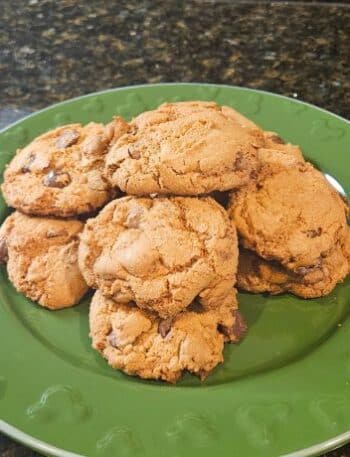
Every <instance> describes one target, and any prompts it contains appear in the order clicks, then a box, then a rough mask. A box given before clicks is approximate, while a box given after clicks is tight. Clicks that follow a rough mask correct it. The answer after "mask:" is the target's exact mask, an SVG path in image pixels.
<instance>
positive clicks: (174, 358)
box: [90, 291, 246, 383]
mask: <svg viewBox="0 0 350 457" xmlns="http://www.w3.org/2000/svg"><path fill="white" fill-rule="evenodd" d="M245 330H246V326H245V323H244V320H243V319H242V317H241V315H240V314H239V312H238V311H237V310H236V306H235V305H234V306H233V307H232V308H230V307H221V308H218V309H215V310H209V311H204V310H199V311H198V309H196V307H195V306H194V308H193V309H190V310H186V311H184V312H181V313H180V314H178V315H176V316H175V317H174V318H172V319H166V320H162V319H160V318H159V317H157V316H156V315H155V314H154V313H151V312H148V311H145V310H141V309H139V308H138V307H136V306H132V305H128V304H122V303H117V302H115V301H113V300H111V299H108V298H106V297H104V296H103V295H102V294H101V292H100V291H97V292H96V293H95V295H94V297H93V299H92V302H91V307H90V335H91V338H92V345H93V347H94V348H95V349H97V350H98V351H99V352H100V353H101V354H102V355H103V357H104V358H105V359H107V361H108V363H109V365H111V366H112V367H113V368H118V369H120V370H122V371H124V372H125V373H128V374H130V375H138V376H140V377H141V378H145V379H161V380H164V381H168V382H172V383H174V382H176V381H177V380H178V379H179V378H180V376H181V374H182V373H183V371H184V370H187V371H189V372H192V373H194V374H196V375H197V376H199V377H200V378H201V379H205V378H206V376H208V374H209V373H210V371H211V370H213V368H214V367H215V366H216V365H217V364H219V363H221V362H223V353H222V351H223V347H224V342H225V341H231V342H235V341H238V340H239V339H240V338H241V337H242V335H243V334H244V332H245Z"/></svg>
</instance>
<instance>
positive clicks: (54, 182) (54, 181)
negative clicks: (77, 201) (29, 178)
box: [43, 170, 71, 189]
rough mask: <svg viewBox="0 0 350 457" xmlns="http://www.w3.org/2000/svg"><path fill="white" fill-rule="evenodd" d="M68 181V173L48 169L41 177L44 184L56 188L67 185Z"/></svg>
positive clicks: (69, 180)
mask: <svg viewBox="0 0 350 457" xmlns="http://www.w3.org/2000/svg"><path fill="white" fill-rule="evenodd" d="M70 182H71V179H70V176H69V174H68V173H65V172H63V171H55V170H51V171H49V172H48V173H47V175H46V176H45V177H44V179H43V184H44V186H47V187H57V188H58V189H62V188H63V187H66V186H68V184H69V183H70Z"/></svg>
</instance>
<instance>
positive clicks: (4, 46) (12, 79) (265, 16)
mask: <svg viewBox="0 0 350 457" xmlns="http://www.w3.org/2000/svg"><path fill="white" fill-rule="evenodd" d="M1 8H2V10H3V11H2V14H1V17H0V21H1V22H2V24H1V34H0V71H1V77H0V94H1V95H0V97H1V105H2V106H7V107H9V106H11V107H21V108H23V107H27V108H29V109H37V108H41V107H44V106H47V105H50V104H52V103H54V102H57V101H61V100H64V99H67V98H71V97H74V96H77V95H81V94H85V93H88V92H93V91H96V90H101V89H106V88H110V87H116V86H124V85H129V84H138V83H154V82H164V81H205V82H216V83H225V84H236V85H242V86H247V87H253V88H258V89H265V90H269V91H273V92H277V93H282V94H285V95H289V96H293V97H298V98H300V99H302V100H305V101H309V102H311V103H314V104H316V105H319V106H322V107H324V108H326V109H329V110H331V111H333V112H335V113H338V114H341V115H343V116H345V117H348V118H349V117H350V65H349V40H350V31H349V29H350V26H349V24H350V9H349V8H346V7H340V6H336V5H334V6H333V5H329V6H327V4H315V3H312V4H309V5H305V4H299V3H293V2H292V3H289V4H287V3H261V2H260V3H240V2H235V1H221V2H215V1H192V2H189V1H160V0H152V1H137V0H129V1H124V0H119V1H118V2H102V1H97V0H90V1H87V2H75V1H67V0H66V1H60V2H54V1H47V0H46V1H45V0H44V1H39V0H29V1H24V0H15V1H10V2H1Z"/></svg>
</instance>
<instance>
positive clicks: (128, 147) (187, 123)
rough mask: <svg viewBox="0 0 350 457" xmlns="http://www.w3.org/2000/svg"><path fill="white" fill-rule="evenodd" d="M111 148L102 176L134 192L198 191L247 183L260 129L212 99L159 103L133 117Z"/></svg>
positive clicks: (260, 137) (259, 141)
mask: <svg viewBox="0 0 350 457" xmlns="http://www.w3.org/2000/svg"><path fill="white" fill-rule="evenodd" d="M130 127H131V131H130V133H127V134H125V135H123V136H122V137H121V138H120V139H119V140H118V141H117V142H116V143H115V145H114V146H113V147H112V148H111V149H110V151H109V153H108V155H107V158H106V176H107V178H108V179H109V181H110V183H111V185H112V186H113V187H117V188H120V189H121V190H122V191H124V192H126V193H128V194H133V195H149V194H152V193H158V194H177V195H199V194H204V193H209V192H212V191H214V190H219V191H225V190H228V189H233V188H237V187H240V186H242V185H244V184H246V183H247V182H248V181H249V179H250V178H251V175H252V174H254V172H255V171H256V170H257V168H258V165H259V163H258V160H257V148H258V147H259V146H262V145H263V144H264V140H263V135H262V132H261V131H260V130H259V129H253V128H247V127H244V126H242V123H241V122H238V121H237V120H235V119H234V117H232V116H231V115H228V114H227V108H221V107H220V106H219V105H217V104H216V103H213V102H181V103H167V104H164V105H161V106H160V107H159V108H157V109H156V110H154V111H149V112H145V113H142V114H140V115H139V116H137V117H136V118H135V119H134V120H133V121H132V122H131V124H130Z"/></svg>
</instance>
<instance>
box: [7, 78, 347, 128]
mask: <svg viewBox="0 0 350 457" xmlns="http://www.w3.org/2000/svg"><path fill="white" fill-rule="evenodd" d="M160 86H205V87H226V88H231V89H239V90H243V91H247V92H257V93H261V94H266V95H270V96H273V97H277V98H283V99H284V100H292V101H293V102H295V103H300V104H301V105H306V106H309V107H312V108H317V109H318V110H319V111H321V112H324V113H326V114H330V115H331V116H334V117H336V118H338V119H340V120H342V121H345V122H346V123H347V124H349V125H350V119H346V118H345V117H343V116H340V115H339V114H336V113H333V112H332V111H329V110H327V109H325V108H321V107H320V106H318V105H314V104H313V103H309V102H304V101H303V100H299V99H298V98H292V97H288V96H287V95H282V94H277V93H276V92H270V91H268V90H263V89H255V88H250V87H245V86H237V85H234V84H232V85H231V84H216V83H200V82H198V83H197V82H179V83H176V82H165V83H152V84H147V83H144V84H134V85H130V86H120V87H111V88H109V89H104V90H98V91H95V92H89V93H87V94H84V95H78V96H76V97H72V98H68V99H67V100H62V101H61V102H57V103H53V104H52V105H49V106H46V107H45V108H41V109H39V110H35V111H33V112H32V113H30V114H27V115H26V116H24V117H21V118H20V119H18V120H17V121H14V122H12V123H11V124H9V125H7V126H6V127H3V128H2V129H0V134H2V133H5V132H6V130H8V129H10V128H12V127H15V126H16V125H17V124H19V123H21V122H23V121H24V120H27V119H30V118H31V117H33V116H36V115H37V114H41V113H43V112H45V111H48V110H50V109H51V108H56V107H59V106H62V105H65V104H66V103H70V102H74V101H77V100H82V99H84V98H88V97H91V96H95V95H102V94H108V93H109V92H119V91H122V90H127V89H141V88H143V87H160Z"/></svg>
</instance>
